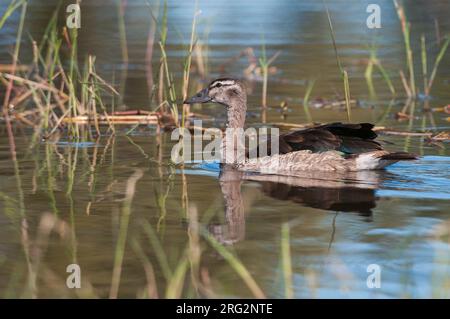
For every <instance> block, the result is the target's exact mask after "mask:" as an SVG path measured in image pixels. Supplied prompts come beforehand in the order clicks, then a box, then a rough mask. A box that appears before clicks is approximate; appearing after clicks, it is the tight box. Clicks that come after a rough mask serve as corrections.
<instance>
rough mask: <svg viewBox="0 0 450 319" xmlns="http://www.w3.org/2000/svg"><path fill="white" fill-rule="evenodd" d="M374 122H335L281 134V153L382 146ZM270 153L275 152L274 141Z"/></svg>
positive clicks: (363, 149)
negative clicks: (377, 138) (378, 140)
mask: <svg viewBox="0 0 450 319" xmlns="http://www.w3.org/2000/svg"><path fill="white" fill-rule="evenodd" d="M372 128H373V125H372V124H370V123H359V124H344V123H331V124H325V125H320V126H316V127H312V128H308V129H304V130H298V131H294V132H289V133H285V134H282V135H280V137H279V153H280V154H286V153H290V152H295V151H303V150H310V151H312V152H314V153H317V152H326V151H330V150H336V151H340V152H343V153H346V154H359V153H364V152H370V151H377V150H382V149H383V148H382V146H381V145H380V143H378V142H377V141H375V140H374V139H375V138H376V137H377V134H376V133H375V132H374V131H373V130H372ZM268 153H269V154H268V155H272V152H271V150H270V141H269V142H268Z"/></svg>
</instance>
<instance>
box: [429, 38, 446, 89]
mask: <svg viewBox="0 0 450 319" xmlns="http://www.w3.org/2000/svg"><path fill="white" fill-rule="evenodd" d="M449 44H450V36H447V37H446V39H445V41H444V44H443V45H442V46H441V48H440V50H439V53H438V55H437V56H436V59H435V61H434V65H433V71H432V72H431V75H430V80H429V81H428V86H427V92H428V93H429V92H430V91H431V88H432V86H433V84H434V80H435V78H436V74H437V71H438V68H439V64H440V63H441V61H442V59H443V57H444V55H445V53H446V52H447V49H448V46H449Z"/></svg>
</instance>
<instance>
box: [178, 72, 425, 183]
mask: <svg viewBox="0 0 450 319" xmlns="http://www.w3.org/2000/svg"><path fill="white" fill-rule="evenodd" d="M184 103H185V104H198V103H200V104H204V103H216V104H219V105H222V106H224V107H225V108H226V110H227V120H226V127H227V129H228V128H231V129H243V128H244V125H245V119H246V113H247V91H246V87H245V84H244V83H243V82H242V81H241V80H238V79H235V78H218V79H215V80H213V81H211V82H210V83H209V85H208V86H206V87H205V88H203V89H202V90H201V91H199V92H198V93H196V94H195V95H193V96H192V97H190V98H188V99H186V100H185V101H184ZM373 128H374V125H373V124H371V123H342V122H334V123H328V124H321V125H316V126H313V127H309V128H306V129H300V130H295V131H290V132H287V133H283V134H279V135H278V136H277V137H276V138H277V139H278V145H279V147H278V151H273V152H272V151H271V150H270V147H267V148H268V149H269V150H268V152H267V155H265V156H259V157H253V158H248V157H246V158H245V160H242V161H237V162H235V163H232V165H233V166H234V168H235V169H237V170H240V171H246V172H254V173H262V174H276V175H285V176H296V175H302V174H301V173H304V172H305V171H318V172H355V171H365V170H381V169H384V168H386V167H387V166H389V165H392V164H394V163H397V162H399V161H411V160H416V159H417V158H418V157H417V155H415V154H412V153H408V152H391V151H388V150H385V149H384V148H383V147H382V145H381V144H380V143H379V142H378V141H376V138H377V134H376V133H375V132H374V131H373ZM224 140H225V139H224ZM266 145H272V144H271V143H269V141H268V143H267V144H266ZM224 148H226V146H224ZM246 154H248V152H246ZM258 154H259V153H258ZM229 164H230V163H227V165H229Z"/></svg>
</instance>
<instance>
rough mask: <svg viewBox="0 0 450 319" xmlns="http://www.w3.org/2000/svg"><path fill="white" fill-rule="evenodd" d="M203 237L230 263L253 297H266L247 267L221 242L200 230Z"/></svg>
mask: <svg viewBox="0 0 450 319" xmlns="http://www.w3.org/2000/svg"><path fill="white" fill-rule="evenodd" d="M202 235H203V237H204V238H205V239H206V240H207V241H208V242H209V244H210V245H211V246H212V247H213V248H214V249H215V250H216V251H217V252H218V253H219V254H220V255H221V256H222V257H223V258H224V259H225V260H226V261H227V262H228V263H229V264H230V266H231V267H232V268H233V269H234V271H236V273H237V274H238V275H239V277H241V279H242V280H243V281H244V283H245V284H246V285H247V287H248V288H249V289H250V291H251V292H252V293H253V295H254V296H255V298H260V299H264V298H266V296H265V294H264V292H263V291H262V290H261V288H260V287H259V285H258V284H257V283H256V281H255V279H254V278H253V276H252V275H251V274H250V272H249V271H248V269H247V268H246V267H245V266H244V264H242V262H241V261H240V260H239V259H238V258H237V257H236V256H235V255H234V254H232V253H231V252H230V251H229V250H228V249H227V248H225V247H224V246H223V245H222V244H221V243H219V242H218V241H217V240H216V239H215V238H214V237H213V236H211V235H210V234H209V233H207V232H202Z"/></svg>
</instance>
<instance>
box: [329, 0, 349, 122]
mask: <svg viewBox="0 0 450 319" xmlns="http://www.w3.org/2000/svg"><path fill="white" fill-rule="evenodd" d="M323 3H324V5H325V9H326V13H327V18H328V26H329V28H330V34H331V40H332V41H333V48H334V54H335V57H336V63H337V66H338V68H339V71H340V72H341V76H342V79H343V81H344V94H345V106H346V109H347V120H348V121H349V122H350V121H351V109H350V84H349V80H348V73H347V71H346V70H345V69H344V68H343V67H342V64H341V60H340V58H339V54H338V49H337V45H336V37H335V34H334V28H333V23H332V22H331V16H330V11H329V10H328V6H327V4H326V2H325V0H323Z"/></svg>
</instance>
